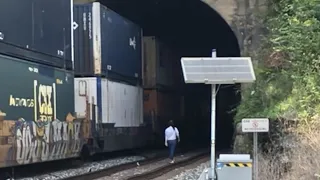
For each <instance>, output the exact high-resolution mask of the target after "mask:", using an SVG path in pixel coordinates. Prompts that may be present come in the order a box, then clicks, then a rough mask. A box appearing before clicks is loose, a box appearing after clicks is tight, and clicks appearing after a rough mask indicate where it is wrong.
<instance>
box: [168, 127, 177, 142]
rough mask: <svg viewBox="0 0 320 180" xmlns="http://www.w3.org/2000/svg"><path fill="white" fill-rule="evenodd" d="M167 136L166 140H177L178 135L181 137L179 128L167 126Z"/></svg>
mask: <svg viewBox="0 0 320 180" xmlns="http://www.w3.org/2000/svg"><path fill="white" fill-rule="evenodd" d="M165 136H166V140H167V141H168V140H176V136H178V137H179V131H178V128H174V129H173V127H171V126H170V127H167V129H166V130H165Z"/></svg>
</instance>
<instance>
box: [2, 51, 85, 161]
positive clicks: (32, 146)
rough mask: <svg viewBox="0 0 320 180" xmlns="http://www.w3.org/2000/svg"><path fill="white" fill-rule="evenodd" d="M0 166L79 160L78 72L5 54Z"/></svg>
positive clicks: (80, 127) (80, 136)
mask: <svg viewBox="0 0 320 180" xmlns="http://www.w3.org/2000/svg"><path fill="white" fill-rule="evenodd" d="M0 81H1V90H0V167H8V166H16V165H23V164H29V163H39V162H44V161H51V160H57V159H63V158H70V157H76V156H78V154H79V152H80V151H81V147H82V142H83V141H82V139H83V138H82V134H83V133H82V129H83V124H82V122H81V121H79V120H77V119H75V116H74V77H73V72H70V71H66V70H62V69H57V68H54V67H51V66H46V65H41V64H37V63H32V62H29V61H26V60H24V59H18V58H13V57H9V56H5V55H0Z"/></svg>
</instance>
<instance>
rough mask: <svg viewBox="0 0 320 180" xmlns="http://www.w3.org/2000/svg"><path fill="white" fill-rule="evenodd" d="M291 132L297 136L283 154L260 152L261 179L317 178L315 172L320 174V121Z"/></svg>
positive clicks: (300, 179) (291, 179)
mask: <svg viewBox="0 0 320 180" xmlns="http://www.w3.org/2000/svg"><path fill="white" fill-rule="evenodd" d="M291 134H293V135H294V136H295V138H294V140H292V141H291V142H290V143H291V144H288V146H287V147H284V150H283V152H282V153H281V154H276V155H275V154H273V153H264V154H262V153H261V154H260V157H259V173H260V174H259V177H260V178H259V180H317V177H316V176H315V174H320V123H319V122H318V123H317V124H312V125H306V126H304V128H300V129H299V130H297V131H294V132H292V133H291ZM319 179H320V178H319Z"/></svg>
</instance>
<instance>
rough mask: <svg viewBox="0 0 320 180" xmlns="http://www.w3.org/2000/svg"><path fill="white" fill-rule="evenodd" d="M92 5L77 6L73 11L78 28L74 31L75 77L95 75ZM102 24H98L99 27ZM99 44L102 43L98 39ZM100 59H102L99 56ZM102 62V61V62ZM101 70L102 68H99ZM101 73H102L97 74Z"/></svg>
mask: <svg viewBox="0 0 320 180" xmlns="http://www.w3.org/2000/svg"><path fill="white" fill-rule="evenodd" d="M92 8H93V7H92V5H81V6H75V7H74V10H73V14H74V21H75V22H76V23H77V26H78V27H77V28H76V29H75V30H74V70H75V75H93V74H95V71H94V70H95V67H94V60H93V58H94V55H93V50H94V48H93V42H96V41H95V40H94V38H93V32H92ZM99 24H100V23H98V24H96V25H99ZM97 42H100V40H99V39H97ZM99 47H100V46H99ZM98 57H101V56H100V55H98ZM100 61H101V60H100ZM97 68H98V69H101V67H97ZM96 73H98V74H99V73H100V72H96Z"/></svg>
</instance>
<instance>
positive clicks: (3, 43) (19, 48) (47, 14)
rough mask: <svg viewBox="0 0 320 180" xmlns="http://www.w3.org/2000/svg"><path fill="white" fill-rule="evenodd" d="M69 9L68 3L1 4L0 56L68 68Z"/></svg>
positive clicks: (59, 0)
mask: <svg viewBox="0 0 320 180" xmlns="http://www.w3.org/2000/svg"><path fill="white" fill-rule="evenodd" d="M71 10H72V8H71V2H70V0H46V1H35V0H24V1H18V0H11V1H1V2H0V21H1V26H0V53H2V54H6V55H10V56H15V57H18V58H24V59H27V60H29V61H34V62H37V63H42V64H47V65H51V66H56V67H66V68H67V69H71V68H72V62H71ZM17 12H18V13H17Z"/></svg>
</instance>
